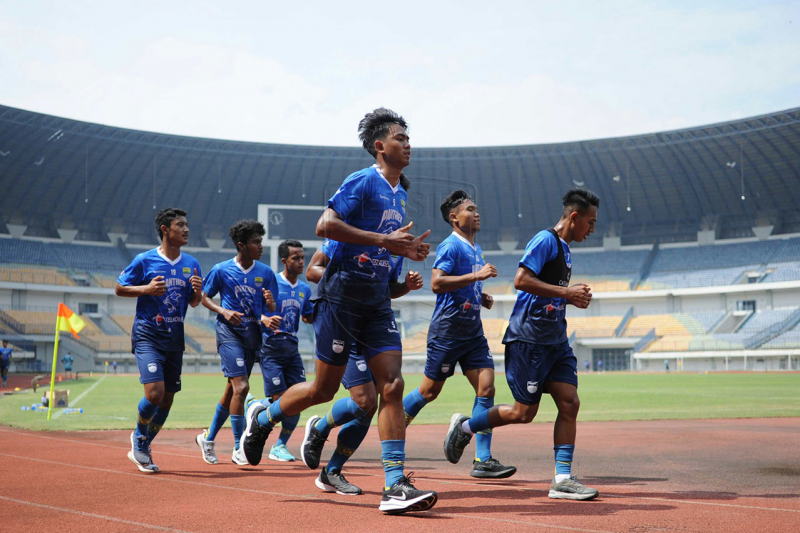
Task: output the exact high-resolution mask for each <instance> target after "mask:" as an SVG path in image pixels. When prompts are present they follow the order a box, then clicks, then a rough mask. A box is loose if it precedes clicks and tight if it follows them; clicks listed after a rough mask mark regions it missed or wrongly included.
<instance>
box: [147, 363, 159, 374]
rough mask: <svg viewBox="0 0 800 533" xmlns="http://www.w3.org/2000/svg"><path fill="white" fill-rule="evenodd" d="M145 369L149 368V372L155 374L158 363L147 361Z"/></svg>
mask: <svg viewBox="0 0 800 533" xmlns="http://www.w3.org/2000/svg"><path fill="white" fill-rule="evenodd" d="M147 370H149V371H150V373H151V374H155V373H156V372H157V371H158V365H157V364H155V363H147Z"/></svg>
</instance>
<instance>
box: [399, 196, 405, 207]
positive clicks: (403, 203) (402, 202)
mask: <svg viewBox="0 0 800 533" xmlns="http://www.w3.org/2000/svg"><path fill="white" fill-rule="evenodd" d="M400 205H402V206H403V207H405V206H406V201H405V200H403V199H402V198H400Z"/></svg>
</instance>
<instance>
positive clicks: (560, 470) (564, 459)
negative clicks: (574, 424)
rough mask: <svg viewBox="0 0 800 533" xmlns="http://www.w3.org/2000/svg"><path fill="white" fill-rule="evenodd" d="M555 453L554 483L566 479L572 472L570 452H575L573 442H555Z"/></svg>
mask: <svg viewBox="0 0 800 533" xmlns="http://www.w3.org/2000/svg"><path fill="white" fill-rule="evenodd" d="M553 451H555V455H556V483H560V482H562V481H564V480H565V479H568V478H569V476H570V475H571V474H572V454H573V453H575V445H574V444H556V445H555V446H553Z"/></svg>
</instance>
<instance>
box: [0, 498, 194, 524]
mask: <svg viewBox="0 0 800 533" xmlns="http://www.w3.org/2000/svg"><path fill="white" fill-rule="evenodd" d="M0 500H5V501H7V502H14V503H19V504H22V505H30V506H32V507H40V508H42V509H49V510H50V511H58V512H61V513H69V514H74V515H78V516H87V517H89V518H98V519H100V520H108V521H109V522H117V523H120V524H127V525H129V526H137V527H143V528H146V529H155V530H158V531H176V532H178V533H191V532H189V531H185V530H183V529H175V528H172V527H163V526H156V525H153V524H145V523H142V522H134V521H132V520H124V519H122V518H114V517H113V516H106V515H102V514H95V513H87V512H86V511H78V510H77V509H68V508H66V507H55V506H53V505H46V504H43V503H36V502H29V501H26V500H18V499H16V498H9V497H8V496H2V495H0Z"/></svg>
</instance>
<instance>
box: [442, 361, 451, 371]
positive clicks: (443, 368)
mask: <svg viewBox="0 0 800 533" xmlns="http://www.w3.org/2000/svg"><path fill="white" fill-rule="evenodd" d="M448 372H450V363H445V364H443V365H442V373H443V374H447V373H448Z"/></svg>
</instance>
